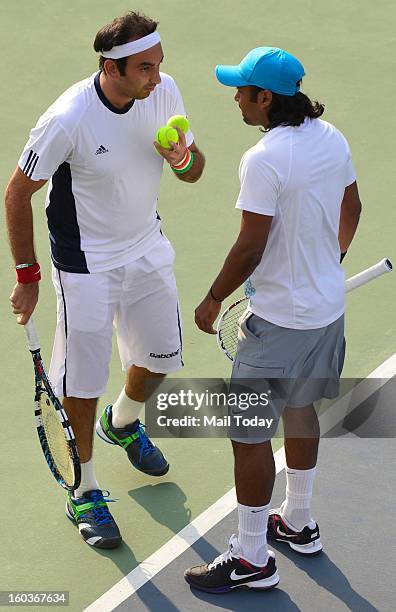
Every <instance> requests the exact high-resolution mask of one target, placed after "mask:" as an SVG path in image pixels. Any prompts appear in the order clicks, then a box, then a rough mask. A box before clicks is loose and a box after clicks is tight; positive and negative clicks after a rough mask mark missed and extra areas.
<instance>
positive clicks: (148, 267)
mask: <svg viewBox="0 0 396 612" xmlns="http://www.w3.org/2000/svg"><path fill="white" fill-rule="evenodd" d="M174 258H175V252H174V250H173V247H172V245H171V244H170V242H169V241H168V240H167V238H165V236H162V239H161V241H160V242H159V243H158V244H157V245H156V246H155V247H154V248H153V249H152V250H151V251H150V252H149V253H147V254H146V255H145V256H144V257H141V258H140V259H138V260H137V261H134V262H132V263H130V264H128V265H126V266H123V267H120V268H116V269H115V270H110V271H108V272H99V273H95V274H76V273H72V272H63V271H61V270H58V269H56V268H55V267H53V272H52V280H53V283H54V286H55V291H56V295H57V303H58V315H57V327H56V333H55V340H54V347H53V352H52V359H51V366H50V371H49V376H50V379H51V382H52V384H53V386H54V388H55V393H56V395H57V396H58V397H61V396H63V397H78V398H82V399H89V398H96V397H100V396H101V395H102V394H103V393H104V391H105V389H106V385H107V381H108V377H109V362H110V358H111V351H112V336H113V325H114V327H115V328H116V331H117V343H118V351H119V355H120V359H121V363H122V368H123V370H127V369H128V368H129V367H130V366H131V365H133V364H134V365H137V366H141V367H144V368H147V369H148V370H150V371H151V372H159V373H163V374H166V373H168V372H175V371H177V370H179V369H180V368H182V367H183V361H182V328H181V317H180V313H179V304H178V297H177V288H176V280H175V276H174V273H173V262H174Z"/></svg>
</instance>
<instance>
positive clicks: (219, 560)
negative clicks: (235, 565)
mask: <svg viewBox="0 0 396 612" xmlns="http://www.w3.org/2000/svg"><path fill="white" fill-rule="evenodd" d="M234 538H235V536H234V535H232V536H231V538H230V541H229V544H228V550H226V551H225V552H223V553H222V554H221V555H219V556H218V557H216V559H214V560H213V561H212V563H210V564H209V565H208V568H209V569H210V570H211V569H214V568H215V567H216V566H217V565H219V564H220V565H223V563H227V562H228V561H231V559H233V558H238V557H237V555H235V554H232V551H233V548H234V547H233V540H234Z"/></svg>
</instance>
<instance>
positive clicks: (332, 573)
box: [270, 540, 378, 612]
mask: <svg viewBox="0 0 396 612" xmlns="http://www.w3.org/2000/svg"><path fill="white" fill-rule="evenodd" d="M270 546H271V548H274V550H275V551H279V554H282V555H284V556H285V557H287V558H288V559H289V560H290V561H292V562H293V563H294V565H295V566H296V567H298V568H299V569H300V570H302V571H303V572H305V573H306V574H307V575H308V576H309V577H310V578H311V579H312V580H313V581H314V582H316V584H317V585H318V586H320V587H321V588H323V589H326V590H327V591H329V593H331V594H332V595H334V596H335V597H337V598H338V599H339V600H340V601H342V602H343V603H344V604H345V606H346V608H347V609H348V610H352V611H353V612H354V611H355V610H359V612H378V608H376V607H375V606H373V605H372V604H371V603H370V602H369V601H368V600H367V599H365V598H364V597H363V596H362V595H360V594H359V593H358V592H357V591H355V590H354V589H353V588H352V586H351V584H350V582H349V580H348V579H347V577H346V576H345V574H343V573H342V571H341V570H340V569H339V568H338V567H337V565H336V564H335V563H333V561H332V560H331V559H330V557H328V555H327V554H326V553H325V552H322V553H321V554H320V555H318V556H314V557H311V558H309V557H303V556H302V555H298V554H297V553H295V552H294V551H293V550H291V549H290V548H288V547H287V548H286V547H285V545H284V544H279V542H273V541H272V540H271V542H270Z"/></svg>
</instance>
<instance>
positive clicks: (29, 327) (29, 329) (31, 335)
mask: <svg viewBox="0 0 396 612" xmlns="http://www.w3.org/2000/svg"><path fill="white" fill-rule="evenodd" d="M24 327H25V332H26V337H27V343H28V347H29V349H30V350H31V351H38V350H39V349H40V343H39V340H38V337H37V333H36V328H35V326H34V323H33V317H30V319H29V321H28V322H27V323H26V325H25V326H24Z"/></svg>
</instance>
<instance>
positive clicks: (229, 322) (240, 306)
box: [217, 259, 393, 361]
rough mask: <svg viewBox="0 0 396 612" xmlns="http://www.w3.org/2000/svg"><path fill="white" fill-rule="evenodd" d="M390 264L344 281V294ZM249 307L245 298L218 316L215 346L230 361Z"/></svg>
mask: <svg viewBox="0 0 396 612" xmlns="http://www.w3.org/2000/svg"><path fill="white" fill-rule="evenodd" d="M392 269H393V267H392V263H391V262H390V260H389V259H382V260H381V261H379V262H378V263H377V264H375V265H374V266H371V267H370V268H367V269H366V270H363V271H362V272H359V274H355V276H352V277H351V278H348V280H347V281H345V292H346V293H348V292H349V291H352V290H353V289H357V287H360V286H361V285H365V284H366V283H368V282H370V281H371V280H373V279H374V278H377V277H378V276H382V274H386V272H392ZM248 305H249V297H247V296H245V297H243V298H240V299H239V300H237V301H236V302H234V303H233V304H231V306H228V308H226V310H224V312H222V314H221V315H220V319H219V321H218V323H217V344H218V345H219V348H220V350H221V351H222V352H223V353H224V355H225V356H226V357H228V359H230V361H234V357H235V353H236V350H237V345H238V322H239V320H240V318H241V316H242V315H243V313H244V312H246V309H247V307H248Z"/></svg>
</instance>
